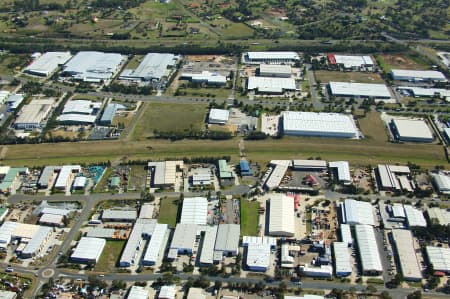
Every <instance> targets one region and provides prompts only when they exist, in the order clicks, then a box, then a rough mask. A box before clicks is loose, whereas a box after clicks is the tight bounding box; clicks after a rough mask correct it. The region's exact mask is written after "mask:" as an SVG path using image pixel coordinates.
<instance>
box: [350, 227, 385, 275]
mask: <svg viewBox="0 0 450 299" xmlns="http://www.w3.org/2000/svg"><path fill="white" fill-rule="evenodd" d="M355 232H356V240H357V242H358V248H359V255H360V258H361V267H362V270H363V272H382V271H383V266H382V265H381V259H380V255H379V252H378V245H377V241H376V239H375V232H374V230H373V227H372V226H370V225H356V226H355Z"/></svg>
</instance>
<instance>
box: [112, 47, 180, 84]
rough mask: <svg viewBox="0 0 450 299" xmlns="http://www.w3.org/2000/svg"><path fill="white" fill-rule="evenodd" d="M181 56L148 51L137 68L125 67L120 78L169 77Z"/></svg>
mask: <svg viewBox="0 0 450 299" xmlns="http://www.w3.org/2000/svg"><path fill="white" fill-rule="evenodd" d="M179 59H180V57H179V56H176V55H174V54H169V53H148V54H147V55H145V57H144V59H143V60H142V61H141V63H140V64H139V66H138V67H137V68H136V69H134V70H133V69H125V70H124V71H123V72H122V73H121V74H120V77H119V79H120V80H133V81H160V80H161V79H162V78H164V77H168V76H169V74H170V70H171V69H172V68H173V67H174V66H175V65H176V64H177V62H178V61H179Z"/></svg>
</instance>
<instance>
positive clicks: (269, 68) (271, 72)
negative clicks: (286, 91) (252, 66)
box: [259, 64, 292, 78]
mask: <svg viewBox="0 0 450 299" xmlns="http://www.w3.org/2000/svg"><path fill="white" fill-rule="evenodd" d="M259 76H260V77H279V78H290V77H291V76H292V68H291V66H290V65H276V64H261V65H260V66H259Z"/></svg>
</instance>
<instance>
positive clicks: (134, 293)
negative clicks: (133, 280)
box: [127, 286, 150, 299]
mask: <svg viewBox="0 0 450 299" xmlns="http://www.w3.org/2000/svg"><path fill="white" fill-rule="evenodd" d="M149 295H150V292H149V291H148V290H146V289H145V288H143V287H139V286H132V287H131V289H130V292H129V293H128V296H127V298H128V299H148V297H149Z"/></svg>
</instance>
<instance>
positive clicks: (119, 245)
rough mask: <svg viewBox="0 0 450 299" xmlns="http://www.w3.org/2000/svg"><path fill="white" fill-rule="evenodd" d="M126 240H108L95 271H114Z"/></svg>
mask: <svg viewBox="0 0 450 299" xmlns="http://www.w3.org/2000/svg"><path fill="white" fill-rule="evenodd" d="M125 243H126V241H106V245H105V248H104V249H103V253H102V255H101V256H100V259H99V260H98V263H97V264H96V265H95V268H94V271H96V272H106V273H110V272H113V271H114V268H115V266H116V265H117V263H118V261H119V258H120V254H121V253H122V250H123V248H124V247H125Z"/></svg>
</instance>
